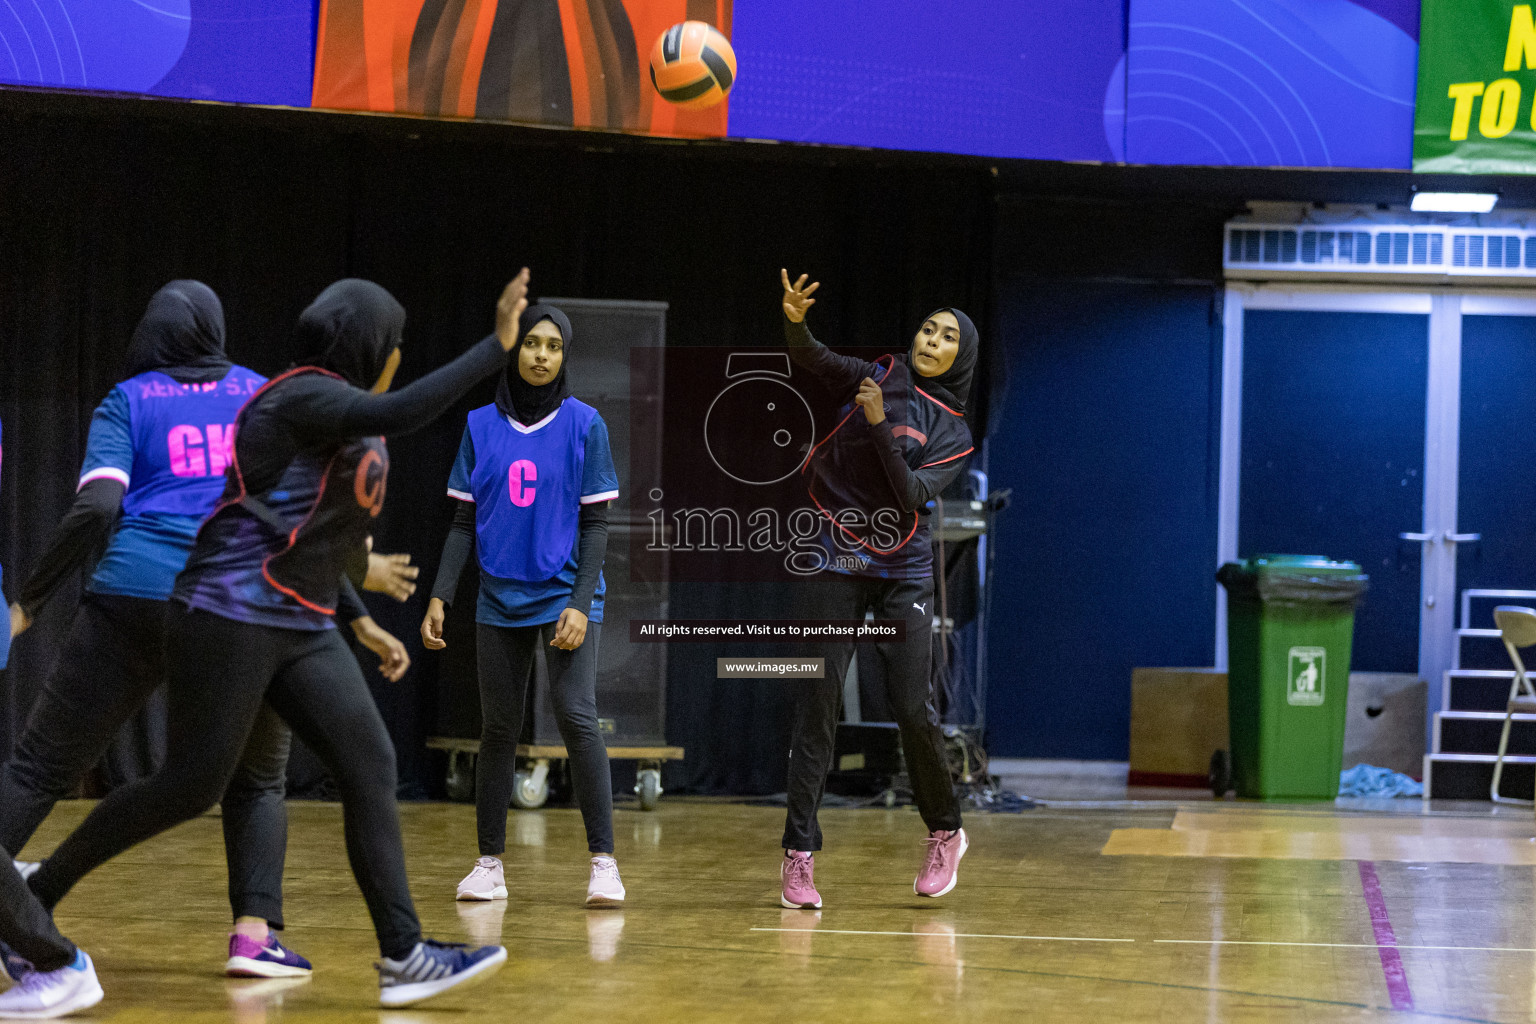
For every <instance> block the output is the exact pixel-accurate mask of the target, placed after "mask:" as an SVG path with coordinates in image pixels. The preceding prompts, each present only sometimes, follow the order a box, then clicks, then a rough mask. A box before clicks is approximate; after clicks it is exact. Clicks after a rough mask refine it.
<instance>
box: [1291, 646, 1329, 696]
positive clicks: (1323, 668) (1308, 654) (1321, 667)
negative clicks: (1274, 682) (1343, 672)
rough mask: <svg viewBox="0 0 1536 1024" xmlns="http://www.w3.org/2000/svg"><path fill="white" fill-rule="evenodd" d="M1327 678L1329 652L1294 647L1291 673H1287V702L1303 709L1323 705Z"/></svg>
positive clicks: (1315, 648)
mask: <svg viewBox="0 0 1536 1024" xmlns="http://www.w3.org/2000/svg"><path fill="white" fill-rule="evenodd" d="M1327 676H1328V652H1327V651H1325V650H1324V649H1323V648H1321V647H1292V648H1291V654H1290V671H1289V672H1287V673H1286V680H1287V683H1286V689H1285V702H1286V703H1287V704H1296V705H1300V706H1301V707H1316V706H1317V705H1319V704H1321V703H1322V702H1323V684H1324V682H1325V681H1326V679H1327Z"/></svg>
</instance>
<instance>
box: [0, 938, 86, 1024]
mask: <svg viewBox="0 0 1536 1024" xmlns="http://www.w3.org/2000/svg"><path fill="white" fill-rule="evenodd" d="M101 997H102V991H101V982H99V981H97V980H96V965H95V964H93V963H91V958H90V957H89V956H87V955H86V953H85V950H83V949H77V950H76V951H75V960H74V963H72V964H70V965H69V966H67V967H60V968H59V969H58V970H56V971H32V972H31V973H29V974H26V975H23V976H22V978H21V980H20V981H18V982H17V983H16V984H15V985H14V986H12V987H11V988H9V989H7V990H6V991H5V992H4V993H3V994H0V1017H6V1018H13V1019H18V1020H46V1019H48V1018H52V1017H62V1016H64V1015H65V1014H66V1013H74V1012H75V1011H76V1010H84V1009H85V1008H86V1007H89V1006H95V1005H96V1004H97V1003H99V1002H101Z"/></svg>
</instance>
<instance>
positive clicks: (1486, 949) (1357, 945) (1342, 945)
mask: <svg viewBox="0 0 1536 1024" xmlns="http://www.w3.org/2000/svg"><path fill="white" fill-rule="evenodd" d="M1152 941H1153V942H1161V943H1165V944H1168V945H1179V946H1312V947H1317V948H1319V949H1378V948H1380V947H1379V946H1377V944H1376V943H1374V942H1272V941H1268V940H1264V939H1153V940H1152ZM1394 948H1396V949H1433V950H1451V951H1455V950H1463V951H1465V952H1469V953H1536V947H1527V946H1396V947H1394Z"/></svg>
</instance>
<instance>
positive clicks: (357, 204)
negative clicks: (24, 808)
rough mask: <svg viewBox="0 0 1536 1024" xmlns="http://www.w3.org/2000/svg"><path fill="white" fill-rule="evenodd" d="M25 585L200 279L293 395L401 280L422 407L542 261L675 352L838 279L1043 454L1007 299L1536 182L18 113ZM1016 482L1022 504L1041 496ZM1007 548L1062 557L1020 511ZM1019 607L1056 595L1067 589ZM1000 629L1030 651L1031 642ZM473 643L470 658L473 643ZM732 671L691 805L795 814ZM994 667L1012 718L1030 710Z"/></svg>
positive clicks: (833, 297)
mask: <svg viewBox="0 0 1536 1024" xmlns="http://www.w3.org/2000/svg"><path fill="white" fill-rule="evenodd" d="M0 140H3V144H0V418H3V419H4V423H5V428H6V437H7V439H8V440H9V442H10V443H9V445H8V449H9V451H8V457H7V458H6V459H5V460H4V480H3V486H0V564H3V565H4V566H5V578H6V581H7V582H6V592H7V594H14V592H15V588H16V587H17V586H19V584H20V580H21V578H22V577H23V576H24V574H25V573H26V572H27V571H28V570H29V569H30V568H31V567H32V565H33V564H34V562H35V559H36V557H37V554H38V549H39V546H40V545H41V544H42V543H43V542H44V540H45V538H46V537H47V536H48V533H49V531H50V530H51V529H52V527H53V525H54V524H55V523H56V522H57V520H58V517H59V516H60V514H61V513H62V512H63V511H64V509H65V508H66V507H67V506H68V504H69V501H70V497H71V493H72V491H73V485H74V481H75V479H76V474H77V471H78V468H79V464H80V458H81V454H82V451H83V446H84V441H85V435H86V428H87V426H88V423H89V418H90V413H91V410H92V409H93V408H94V407H95V405H96V403H97V402H98V401H100V399H101V397H102V396H103V395H104V394H105V393H106V392H107V390H108V389H109V388H110V387H111V386H112V385H113V383H115V382H116V380H117V379H118V371H119V367H120V362H121V358H122V352H123V348H124V345H125V342H126V340H127V337H128V333H129V331H130V330H131V329H132V327H133V324H134V323H135V321H136V320H137V318H138V316H139V314H140V312H141V311H142V309H143V306H144V303H145V302H146V301H147V300H148V298H149V296H150V295H151V294H152V293H153V292H154V290H155V289H156V288H157V287H159V286H160V285H161V284H164V283H165V282H166V281H168V280H170V279H172V278H175V277H195V278H199V279H201V280H203V281H206V282H207V283H208V284H210V285H211V286H213V288H215V289H216V290H217V291H218V292H219V294H220V296H221V297H222V298H223V299H224V303H225V309H226V313H227V316H228V322H229V337H230V352H231V354H232V355H233V356H234V358H235V359H236V360H238V361H240V362H243V363H246V364H247V365H249V366H251V367H253V368H254V369H256V370H259V371H262V372H266V373H271V372H274V371H277V370H280V369H282V368H283V367H285V366H286V365H287V364H288V361H289V351H290V350H289V329H290V325H291V324H292V323H293V321H294V319H295V318H296V316H297V315H298V313H299V311H300V310H301V309H303V307H304V306H305V305H306V304H307V303H308V302H309V300H310V299H312V298H313V297H314V295H315V294H316V293H317V292H318V291H319V290H320V289H321V288H323V287H324V286H325V285H327V284H329V283H330V282H331V281H333V280H335V279H336V278H338V277H343V276H348V275H354V276H362V277H369V278H373V279H374V280H377V281H378V282H380V283H381V284H383V285H384V286H385V287H387V288H389V289H390V290H391V291H393V292H394V293H395V294H396V295H397V296H398V297H399V298H400V300H401V301H402V302H403V303H404V305H405V307H406V309H407V311H408V313H409V319H408V322H407V325H406V348H405V353H404V355H405V362H404V366H403V368H402V371H401V376H400V380H401V381H402V382H405V381H409V380H411V379H413V378H414V377H416V376H419V375H420V374H421V373H422V372H424V371H426V370H428V369H430V368H431V367H433V366H436V365H438V364H439V363H441V362H443V361H444V360H446V359H448V358H450V357H451V356H453V355H455V354H456V353H458V352H460V351H462V350H463V349H464V348H465V347H466V346H467V345H469V344H471V343H472V342H473V341H474V340H476V339H477V338H479V337H481V336H483V335H484V334H485V333H486V332H487V331H488V330H489V329H490V327H491V322H492V314H491V310H492V304H493V303H494V301H495V298H496V296H497V294H498V293H499V290H500V288H501V286H502V284H503V283H504V282H505V281H506V279H507V278H508V276H510V275H511V274H512V273H513V272H514V271H515V270H516V269H517V268H518V267H519V266H521V265H523V264H527V265H528V266H530V267H531V268H532V269H533V274H534V289H535V293H536V294H546V295H570V296H587V297H592V298H624V299H656V300H665V301H667V302H669V303H670V304H671V310H670V314H669V317H668V323H667V332H668V341H669V345H675V346H679V347H684V346H688V345H741V346H754V347H756V346H761V345H767V344H778V343H779V340H780V337H781V335H780V333H779V311H778V297H779V286H778V270H779V268H780V267H781V266H787V267H789V268H790V269H791V270H792V271H802V270H803V271H805V272H808V273H811V274H814V275H815V276H817V277H818V278H819V279H820V280H821V281H822V282H823V288H822V291H821V292H820V293H819V294H818V296H817V299H818V303H817V305H816V309H815V312H814V322H815V329H816V332H817V334H818V336H819V337H821V338H823V339H824V340H826V341H828V342H830V343H833V344H846V345H858V346H872V347H884V348H892V349H898V348H902V347H904V346H905V345H906V344H907V342H908V340H909V339H910V336H911V332H912V330H913V327H914V325H915V324H916V321H917V318H918V317H920V316H923V315H925V314H926V313H928V312H929V311H931V310H932V309H934V308H935V307H937V306H941V305H958V306H960V307H962V308H964V309H965V310H966V311H967V312H969V313H970V314H971V316H972V317H973V319H975V321H976V323H977V324H978V326H980V327H981V329H982V341H983V345H984V349H985V350H984V356H983V359H982V378H981V381H980V384H979V390H978V392H977V393H978V394H979V395H980V396H981V398H980V399H979V400H978V399H976V398H973V405H974V406H977V408H976V410H975V413H974V414H973V417H972V419H973V423H972V426H973V429H974V430H975V431H976V433H977V434H978V435H981V434H984V433H991V434H992V435H993V437H994V439H995V441H996V443H1001V444H1005V445H1006V444H1011V443H1015V440H1016V439H1014V438H1012V437H1010V436H1009V435H1008V432H1007V427H1008V424H994V425H993V426H994V427H995V429H992V430H990V431H989V430H988V429H987V415H988V410H989V408H990V409H992V410H998V409H1001V407H1002V406H1001V403H1000V402H999V401H998V398H999V395H1000V393H1001V391H1002V389H1003V388H1004V387H1005V386H1006V387H1008V388H1009V389H1010V390H1011V389H1015V388H1023V389H1025V390H1026V393H1027V388H1028V386H1029V382H1027V381H1005V379H1004V378H1005V374H1004V373H1003V372H1002V367H1003V365H1004V363H1005V360H1004V359H1003V356H1004V352H1003V346H1004V339H1003V338H1002V337H1001V335H1000V334H999V332H998V327H997V323H996V316H995V309H996V308H997V307H998V306H1000V305H1001V300H1002V298H1003V297H1004V293H1005V292H1010V293H1011V292H1012V291H1013V290H1014V289H1016V288H1024V289H1028V288H1031V287H1038V286H1039V285H1040V284H1041V283H1044V282H1051V281H1069V280H1076V281H1092V282H1098V283H1104V284H1115V283H1141V282H1146V281H1155V282H1166V283H1177V284H1205V285H1208V286H1211V287H1215V286H1217V285H1218V284H1219V281H1220V276H1221V270H1220V253H1219V238H1220V225H1221V223H1222V222H1223V221H1225V220H1226V219H1227V218H1228V217H1230V216H1231V215H1232V214H1234V213H1237V212H1240V211H1241V210H1242V209H1243V208H1244V203H1245V201H1246V200H1251V199H1268V200H1293V201H1307V202H1314V201H1315V202H1348V203H1392V204H1398V205H1404V204H1406V203H1407V201H1408V198H1409V196H1410V195H1411V193H1412V190H1413V189H1414V188H1419V189H1448V190H1452V191H1463V190H1477V191H1493V192H1500V193H1501V194H1502V201H1503V203H1504V205H1505V206H1508V207H1518V208H1530V207H1536V178H1533V177H1530V176H1517V177H1503V178H1497V177H1487V176H1476V177H1469V176H1460V175H1452V176H1447V175H1439V176H1429V175H1412V174H1407V173H1402V172H1394V171H1348V170H1330V171H1300V170H1271V169H1245V168H1192V167H1128V166H1115V165H1086V164H1064V163H1050V162H1043V161H988V160H983V159H979V158H969V157H952V156H945V155H941V154H940V155H936V154H912V153H890V152H880V151H859V150H851V149H840V148H835V147H815V146H784V145H772V144H761V143H748V142H741V141H707V142H692V143H677V142H672V141H667V140H652V139H640V138H631V137H627V136H622V135H616V134H610V133H598V132H583V131H562V130H548V129H531V128H524V127H518V126H514V125H505V124H490V123H485V122H453V121H431V120H425V119H415V118H406V117H379V116H365V115H349V114H326V113H319V112H313V111H288V110H268V109H259V108H249V107H226V106H220V105H213V104H190V103H181V102H172V101H158V100H143V99H130V98H119V97H106V96H94V95H84V94H67V93H48V92H41V91H32V90H18V89H0ZM490 397H491V390H490V388H489V386H485V387H483V388H482V389H481V390H480V392H479V393H476V394H473V395H471V396H469V398H468V399H466V400H465V401H464V402H462V403H460V405H459V406H458V407H456V408H454V409H450V410H447V411H446V412H445V414H444V416H443V417H442V419H440V420H439V421H438V422H437V423H436V424H434V425H433V426H432V427H429V428H428V429H426V430H424V431H422V432H421V433H419V434H417V435H415V436H412V437H405V438H398V439H393V440H392V442H391V446H390V447H391V452H392V457H393V465H394V473H393V474H392V479H391V481H390V488H389V498H388V503H387V506H386V509H385V513H384V517H383V523H382V530H381V532H380V535H379V538H378V540H379V546H380V548H381V549H383V550H399V551H409V552H411V553H412V554H413V555H415V556H416V559H417V561H418V562H419V563H421V564H422V566H423V568H424V572H423V577H424V579H430V578H431V576H432V574H433V573H434V572H435V570H436V562H437V553H438V550H439V547H440V545H441V542H442V536H443V532H444V531H445V530H446V527H447V522H448V519H449V517H450V516H451V509H450V507H449V504H450V503H449V499H447V498H446V497H444V487H445V484H446V480H447V475H448V469H449V465H450V463H451V461H452V458H453V453H454V451H455V446H456V444H457V442H458V438H459V434H460V431H461V429H462V427H463V422H464V415H465V413H466V412H467V411H468V410H469V409H470V408H473V407H474V406H476V405H479V404H483V403H484V402H486V401H489V400H490ZM1026 484H1027V482H1024V481H1009V480H999V479H994V480H993V485H994V487H1008V486H1016V487H1017V486H1024V485H1026ZM997 540H998V543H999V544H1000V545H1002V546H1004V547H1008V546H1013V547H1018V548H1022V547H1024V546H1026V545H1029V544H1031V543H1035V542H1036V541H1035V537H1034V535H1033V534H1032V532H1031V524H1030V523H1028V522H1025V521H1022V520H1020V519H1019V518H1018V517H1013V518H1010V517H1009V516H1007V515H1004V516H1003V517H1002V519H1001V520H1000V521H999V525H998V537H997ZM1008 585H1015V586H1037V587H1049V586H1051V585H1052V581H1049V580H1020V581H1009V584H1008ZM425 590H426V588H425V587H423V590H422V593H421V594H420V595H419V596H418V598H417V599H415V600H413V601H411V602H410V603H408V604H406V605H403V606H395V605H392V604H389V603H387V602H380V601H377V600H376V599H374V598H369V601H370V604H371V606H372V607H373V609H374V613H375V615H376V617H377V618H378V619H379V621H380V622H381V623H383V624H384V625H385V626H386V627H387V628H389V629H392V630H394V631H395V632H396V633H397V634H398V635H399V636H400V637H402V638H403V639H405V640H406V642H407V643H408V644H409V645H410V647H411V653H412V657H413V658H414V659H415V664H414V667H413V668H412V670H411V673H410V675H409V676H408V677H407V678H406V679H405V680H404V681H403V682H401V683H399V684H396V685H388V684H380V685H378V686H377V687H375V691H374V692H375V698H376V699H377V700H378V702H379V706H380V708H381V709H382V710H383V713H384V716H385V718H386V721H387V722H388V723H389V727H390V729H391V731H392V733H393V735H394V737H395V742H396V746H397V748H398V750H399V754H400V761H401V777H402V780H403V781H404V785H403V791H404V792H405V793H407V794H410V795H425V794H428V793H437V792H441V778H440V773H441V767H442V766H441V763H440V762H437V761H433V760H431V759H429V758H428V757H427V752H426V751H425V749H424V747H423V745H422V741H423V739H424V738H425V737H426V736H427V735H429V734H431V733H433V732H434V730H435V729H436V728H437V726H438V725H439V724H440V723H442V722H445V721H451V720H453V719H455V718H456V717H458V716H456V715H454V714H452V713H451V712H452V711H453V709H451V708H439V707H438V694H439V693H440V692H442V690H441V688H440V686H439V672H440V671H441V668H442V666H443V664H444V663H445V661H444V659H443V658H441V657H440V656H436V655H427V654H426V652H424V651H423V650H422V649H421V646H420V644H419V641H418V640H417V632H416V630H417V625H418V623H419V622H420V618H421V615H422V611H423V607H424V602H425ZM74 597H75V595H74V594H66V595H63V598H61V599H60V600H58V601H56V602H54V604H53V605H52V606H51V607H50V608H49V609H48V610H47V612H46V614H44V615H43V616H42V617H41V620H40V621H39V623H38V625H37V626H36V627H34V630H33V632H32V633H31V634H29V635H27V636H25V637H23V638H22V640H21V641H20V642H18V643H17V645H16V646H15V648H14V650H13V653H12V661H11V665H12V668H11V669H10V670H9V671H8V672H6V673H4V674H3V686H0V754H5V753H8V752H9V750H10V747H11V743H12V742H13V740H14V737H15V735H16V732H17V729H18V727H19V725H20V720H21V718H22V717H23V716H24V715H25V712H26V709H27V708H28V707H29V706H30V704H31V701H32V698H33V695H34V694H35V693H36V691H37V688H38V687H39V686H40V685H41V684H42V682H43V680H44V678H45V677H46V674H47V672H48V671H49V669H50V667H51V665H52V662H53V660H54V652H55V651H56V649H57V644H58V643H59V642H60V640H61V638H62V636H63V633H64V630H65V628H66V626H67V622H68V619H69V617H70V615H71V614H72V613H73V601H74ZM791 608H792V595H790V594H787V593H786V592H785V591H784V590H783V588H774V587H771V586H768V585H762V586H740V585H736V586H725V585H717V586H711V585H702V584H692V585H687V586H678V587H676V588H675V589H674V593H673V601H672V610H673V614H674V615H676V616H679V617H683V616H699V617H711V618H716V617H725V616H733V615H740V616H749V615H750V616H771V615H776V614H778V615H786V616H787V615H789V614H790V611H789V609H791ZM992 626H993V629H994V630H997V629H1011V628H1017V624H1010V623H1007V622H994V623H992ZM450 642H451V639H450ZM724 653H727V652H726V651H725V650H715V649H712V648H710V647H707V646H704V645H694V644H678V645H675V646H674V647H673V649H672V651H671V656H670V668H669V672H668V686H669V695H668V738H669V739H670V740H671V741H672V742H673V743H677V744H681V745H683V746H685V747H687V748H688V760H687V761H686V762H685V763H684V764H682V765H680V766H673V767H671V768H669V771H668V774H667V778H666V785H667V787H668V789H672V790H677V789H683V788H686V789H691V790H694V791H702V792H728V793H760V792H769V791H775V790H779V789H782V788H783V775H784V753H785V749H786V744H787V728H786V712H787V706H786V703H785V701H784V700H783V693H782V686H783V684H778V683H771V682H764V683H761V684H756V683H749V682H741V681H732V682H729V683H726V682H717V681H716V680H715V678H714V674H715V673H714V670H713V666H714V662H713V658H714V657H715V656H716V655H717V654H724ZM1009 683H1010V680H1009V678H1008V676H1007V669H1006V667H1005V666H998V665H994V668H993V678H992V680H991V684H990V685H991V688H992V690H993V692H994V693H997V692H999V691H1000V690H1001V689H1002V688H1004V687H1006V686H1008V685H1009Z"/></svg>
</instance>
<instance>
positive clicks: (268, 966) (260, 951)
mask: <svg viewBox="0 0 1536 1024" xmlns="http://www.w3.org/2000/svg"><path fill="white" fill-rule="evenodd" d="M313 970H314V968H313V967H311V966H310V963H309V961H308V960H305V959H304V958H303V957H301V956H299V954H297V953H295V952H294V951H293V950H291V949H289V948H287V947H286V946H284V945H283V944H282V943H281V942H278V941H277V936H276V935H273V934H271V933H270V932H269V933H267V943H266V945H262V944H261V943H259V942H257V941H256V940H255V939H251V938H247V937H246V936H244V935H231V936H230V937H229V962H228V963H226V964H225V965H224V973H225V974H227V975H229V976H230V977H231V978H301V977H308V976H309V974H310V972H311V971H313Z"/></svg>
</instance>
